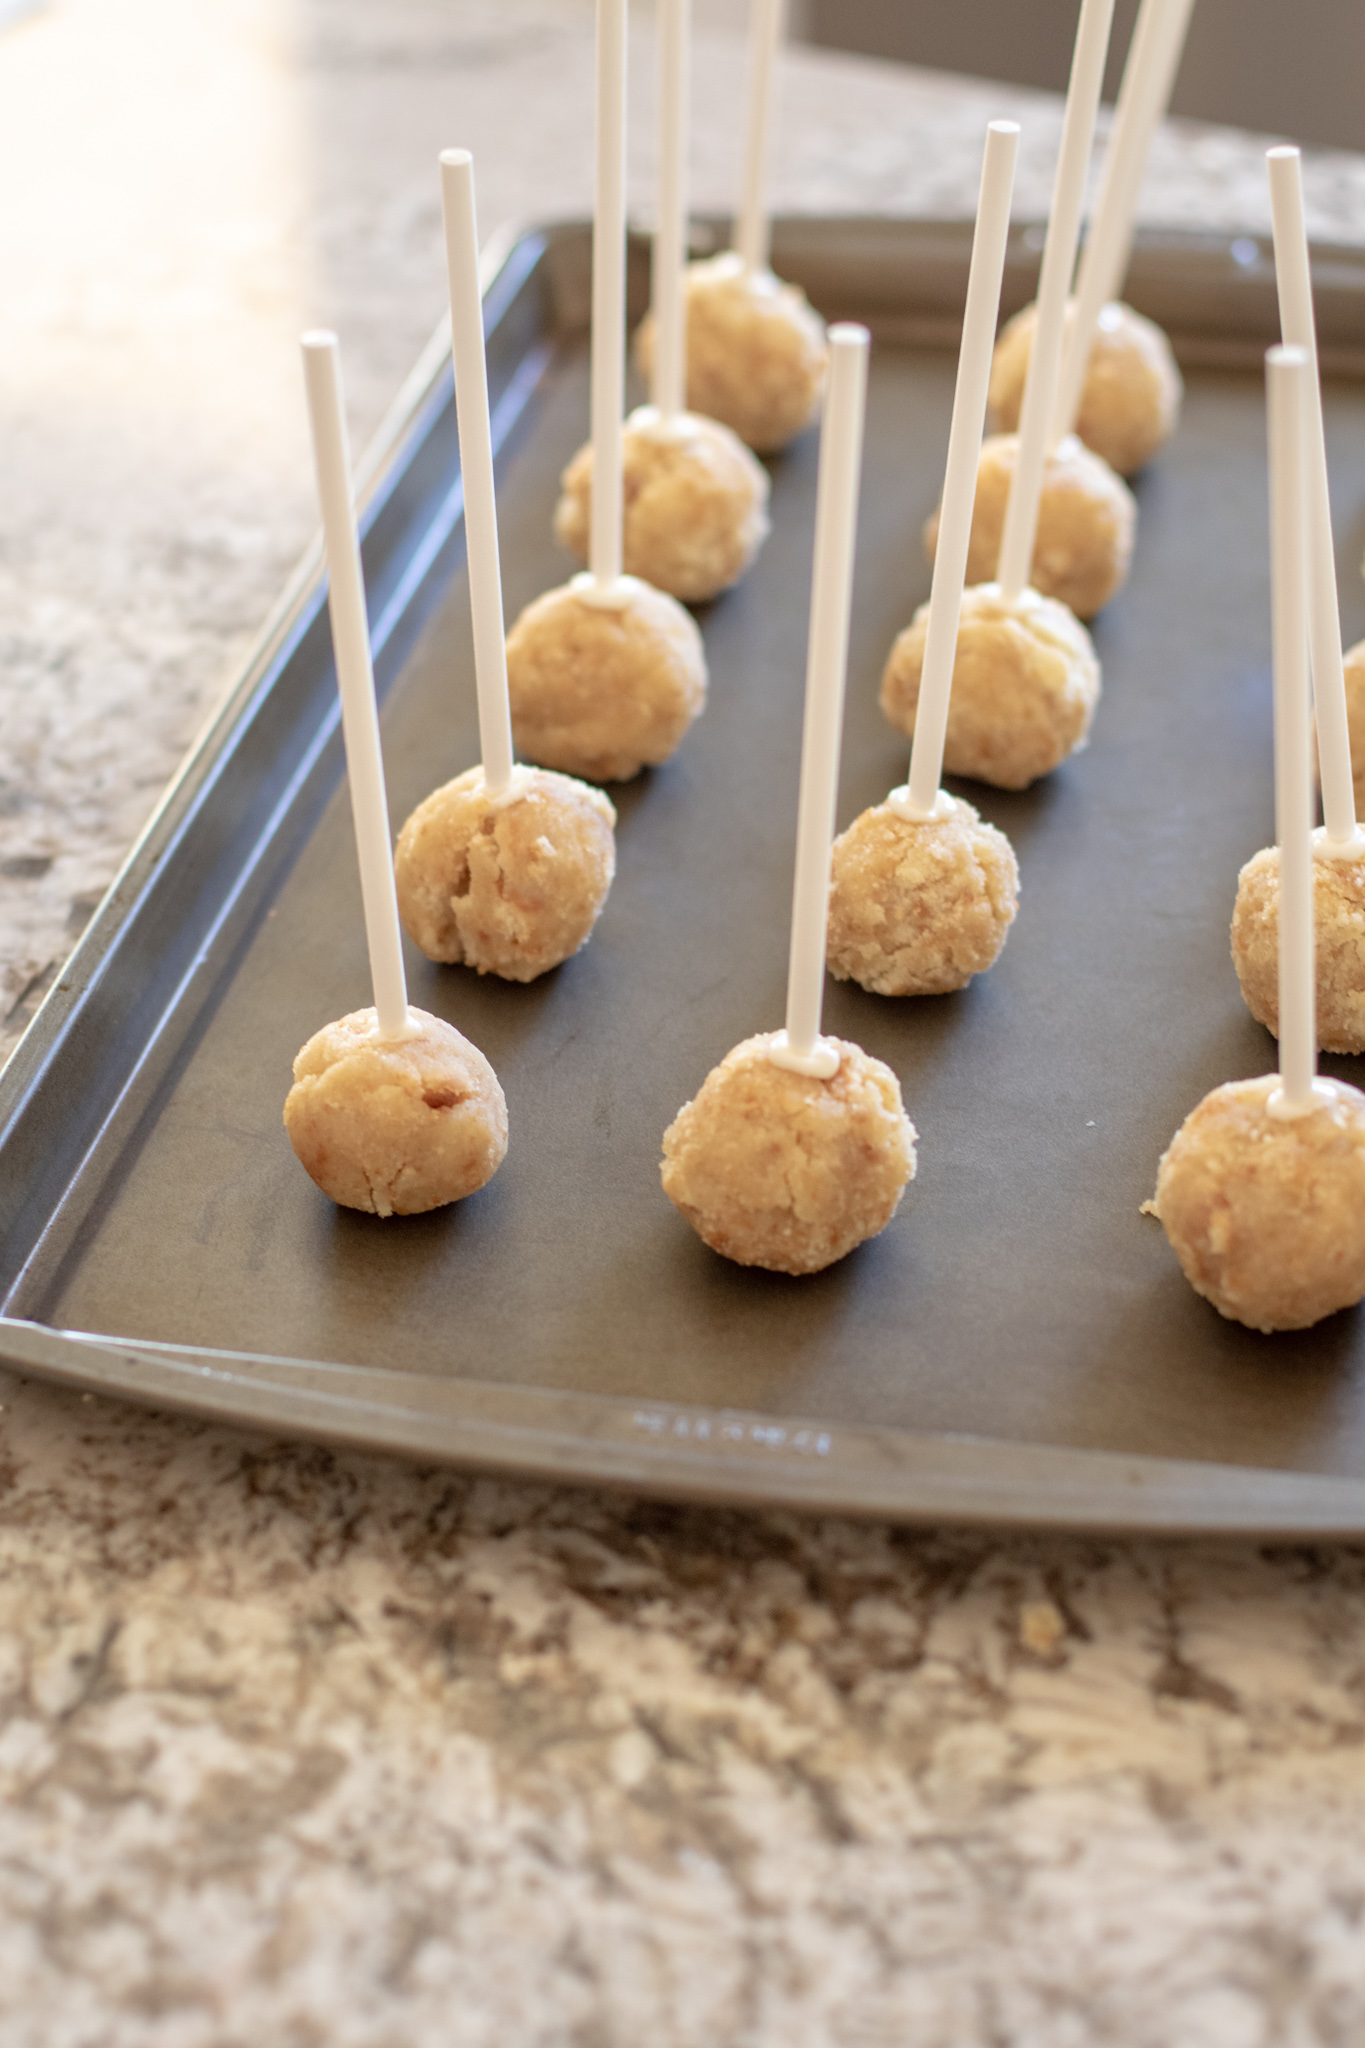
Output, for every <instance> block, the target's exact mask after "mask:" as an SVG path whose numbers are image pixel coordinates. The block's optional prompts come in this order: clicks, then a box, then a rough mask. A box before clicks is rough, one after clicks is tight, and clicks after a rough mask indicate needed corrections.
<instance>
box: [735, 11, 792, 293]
mask: <svg viewBox="0 0 1365 2048" xmlns="http://www.w3.org/2000/svg"><path fill="white" fill-rule="evenodd" d="M786 12H787V4H786V0H753V5H752V10H751V13H750V18H749V118H748V124H747V126H746V129H745V134H744V184H743V186H742V188H741V191H740V201H739V219H738V221H737V223H736V231H735V248H736V250H737V251H738V253H739V258H740V261H741V262H742V263H743V265H744V268H745V269H746V270H747V271H749V272H750V273H753V272H755V271H762V270H766V269H767V268H768V255H769V246H770V242H771V228H772V223H771V221H770V219H769V216H768V208H767V204H766V193H767V184H768V139H769V134H770V131H771V128H772V112H773V78H774V74H775V73H776V70H777V53H778V51H779V50H780V49H781V47H782V37H783V30H784V28H785V25H786Z"/></svg>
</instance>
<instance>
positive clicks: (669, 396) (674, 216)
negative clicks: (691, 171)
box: [650, 0, 691, 420]
mask: <svg viewBox="0 0 1365 2048" xmlns="http://www.w3.org/2000/svg"><path fill="white" fill-rule="evenodd" d="M690 12H691V4H690V0H659V194H658V206H659V211H658V217H657V219H656V220H655V223H654V269H653V297H654V318H655V321H656V323H657V329H656V333H655V340H654V376H653V381H652V388H651V392H650V396H651V397H652V399H653V401H654V404H655V405H656V406H657V408H658V410H659V412H660V414H661V416H662V417H663V418H664V419H665V420H671V419H673V418H675V417H676V415H677V414H678V413H680V412H682V411H684V410H685V407H686V403H687V326H686V321H687V307H686V301H685V298H684V289H683V269H684V266H685V264H686V262H687V103H688V83H689V81H688V73H689V69H690V65H689V43H690V36H689V33H688V30H689V15H690Z"/></svg>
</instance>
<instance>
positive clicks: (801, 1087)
mask: <svg viewBox="0 0 1365 2048" xmlns="http://www.w3.org/2000/svg"><path fill="white" fill-rule="evenodd" d="M775 1035H776V1034H774V1033H771V1032H768V1033H765V1034H763V1035H761V1036H759V1037H757V1038H746V1039H745V1040H744V1041H743V1043H742V1044H741V1045H737V1046H736V1047H735V1048H734V1051H733V1052H729V1053H727V1054H726V1056H725V1058H724V1059H723V1060H722V1061H721V1063H720V1065H719V1066H718V1067H713V1068H712V1069H711V1072H710V1073H709V1074H708V1075H707V1077H706V1079H705V1081H703V1083H702V1085H701V1087H700V1088H699V1089H698V1091H697V1093H696V1095H695V1096H694V1097H693V1099H692V1101H691V1102H688V1103H685V1104H684V1105H683V1107H682V1108H681V1109H680V1110H679V1111H678V1114H677V1116H676V1117H675V1118H674V1119H673V1122H672V1123H671V1124H670V1125H669V1127H668V1129H667V1130H666V1131H665V1132H664V1158H663V1169H662V1170H663V1184H664V1193H665V1194H666V1195H667V1196H668V1199H669V1201H670V1202H672V1204H673V1206H674V1207H675V1208H676V1209H678V1210H679V1211H680V1212H681V1213H682V1214H683V1215H684V1216H685V1217H686V1218H687V1220H688V1222H689V1223H690V1224H691V1225H692V1228H693V1229H694V1230H695V1231H696V1232H697V1234H698V1236H699V1237H701V1238H702V1239H703V1240H704V1242H705V1243H707V1244H708V1245H710V1247H711V1249H712V1251H716V1252H720V1253H721V1254H722V1255H723V1256H724V1257H725V1258H727V1259H733V1260H735V1262H736V1264H738V1265H741V1266H766V1267H768V1268H769V1269H770V1270H772V1271H773V1272H777V1273H818V1272H819V1271H820V1270H821V1268H822V1267H824V1266H830V1265H833V1263H834V1261H835V1260H836V1259H842V1258H843V1257H844V1255H845V1253H847V1252H851V1251H852V1249H853V1247H854V1245H856V1244H861V1243H862V1241H863V1239H864V1238H868V1237H875V1236H876V1235H877V1232H878V1231H879V1230H884V1229H885V1228H886V1226H887V1224H888V1223H889V1222H890V1221H891V1218H892V1217H893V1216H894V1215H895V1213H896V1209H897V1206H898V1204H899V1202H900V1198H901V1194H902V1192H903V1191H904V1189H905V1186H906V1184H907V1182H909V1181H911V1180H913V1179H914V1177H915V1127H914V1125H913V1124H912V1123H911V1122H910V1119H909V1118H908V1117H907V1116H906V1114H905V1110H904V1108H903V1106H902V1103H901V1091H900V1083H899V1082H898V1081H897V1079H896V1077H895V1075H894V1074H893V1073H892V1071H891V1069H890V1068H889V1067H887V1066H883V1064H882V1062H881V1061H880V1060H874V1059H872V1058H871V1057H870V1056H869V1054H867V1053H865V1052H864V1051H863V1049H862V1047H861V1046H858V1045H851V1044H849V1043H848V1041H847V1040H846V1039H838V1038H836V1039H832V1040H830V1041H828V1042H829V1043H831V1044H833V1045H835V1046H837V1048H838V1050H839V1055H840V1058H839V1065H838V1068H837V1070H836V1071H835V1073H834V1074H833V1075H832V1076H831V1078H830V1079H829V1080H828V1081H820V1080H815V1079H812V1078H810V1077H808V1076H807V1075H805V1074H795V1073H792V1072H791V1071H790V1070H789V1069H787V1068H785V1067H779V1066H777V1065H776V1064H775V1062H774V1061H772V1060H771V1059H769V1058H768V1050H767V1049H768V1047H769V1046H770V1045H771V1044H772V1043H773V1039H774V1036H775Z"/></svg>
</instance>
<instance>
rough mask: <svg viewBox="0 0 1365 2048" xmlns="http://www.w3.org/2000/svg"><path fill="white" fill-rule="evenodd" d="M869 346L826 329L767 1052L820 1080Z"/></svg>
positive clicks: (826, 1068) (854, 332) (827, 1049)
mask: <svg viewBox="0 0 1365 2048" xmlns="http://www.w3.org/2000/svg"><path fill="white" fill-rule="evenodd" d="M868 340H869V337H868V332H867V329H866V328H865V327H855V326H853V325H851V324H847V323H846V324H842V325H840V326H837V327H831V329H830V331H829V344H830V376H829V394H828V397H827V398H826V401H825V417H824V422H823V424H822V426H821V429H820V468H819V478H818V482H817V484H816V494H815V563H814V569H813V573H812V578H811V600H810V637H809V641H808V645H807V652H806V708H805V717H804V721H803V725H802V732H801V787H800V794H799V797H798V800H797V823H796V879H795V883H794V885H793V889H792V930H791V952H790V955H789V958H788V969H787V1028H786V1030H785V1032H782V1033H780V1034H779V1036H778V1038H777V1040H776V1041H775V1042H774V1045H773V1048H772V1053H771V1057H772V1058H773V1059H775V1060H776V1061H777V1062H778V1064H779V1065H780V1066H785V1067H792V1068H794V1069H795V1070H796V1072H797V1073H801V1074H813V1075H816V1076H817V1077H820V1078H828V1076H829V1075H831V1074H833V1073H834V1072H836V1071H837V1069H838V1065H839V1055H838V1053H837V1052H836V1051H835V1050H834V1048H833V1047H832V1046H827V1045H825V1044H823V1043H822V1042H821V1039H820V1012H821V1007H822V998H823V995H824V984H825V925H826V918H827V915H828V905H829V849H830V843H831V841H832V840H833V838H834V812H835V804H836V800H837V796H838V787H839V739H840V732H841V728H842V724H843V711H844V679H845V676H846V674H847V670H848V623H849V612H850V608H851V605H852V600H853V545H854V538H855V534H856V530H857V523H858V479H859V476H860V474H861V471H862V457H863V414H864V410H865V406H866V400H867V353H868Z"/></svg>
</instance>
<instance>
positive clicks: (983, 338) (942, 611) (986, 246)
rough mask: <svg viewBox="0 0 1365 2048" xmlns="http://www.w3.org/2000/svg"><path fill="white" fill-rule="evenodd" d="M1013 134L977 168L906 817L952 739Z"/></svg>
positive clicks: (997, 136)
mask: <svg viewBox="0 0 1365 2048" xmlns="http://www.w3.org/2000/svg"><path fill="white" fill-rule="evenodd" d="M1018 145H1019V127H1018V123H1017V122H1014V121H992V122H991V124H990V127H989V128H988V129H987V130H986V153H985V159H984V161H983V163H982V166H981V191H980V194H979V196H978V199H977V208H976V232H975V235H974V236H973V239H972V262H971V270H970V272H969V274H968V278H967V308H966V312H965V314H964V316H963V322H962V349H961V353H960V354H959V356H958V362H957V388H956V391H955V392H954V395H953V423H952V428H951V430H950V432H949V436H948V465H947V471H946V474H945V477H944V483H943V509H942V512H941V513H940V516H939V532H938V546H937V549H936V551H935V554H934V579H933V584H932V587H931V589H930V594H929V625H928V632H927V636H926V639H925V647H924V668H923V672H922V674H921V678H920V688H919V704H918V710H917V713H916V718H915V737H914V743H913V746H912V748H911V752H910V779H909V783H908V786H907V788H906V789H905V790H904V791H903V792H898V793H896V795H895V796H893V798H892V801H898V808H899V809H901V810H902V811H903V812H904V814H905V815H906V816H907V817H912V818H930V817H932V816H933V815H934V812H935V810H936V808H937V806H938V801H939V783H940V780H941V779H942V775H943V744H944V736H945V734H946V732H947V729H948V704H949V698H950V696H951V693H952V687H953V660H954V656H955V654H956V650H957V629H958V621H959V618H960V617H961V613H962V588H963V583H964V580H965V577H966V569H967V549H968V545H969V542H970V540H971V528H972V507H973V504H974V502H975V498H976V472H977V464H978V462H979V461H980V457H981V435H982V429H983V427H984V425H985V419H986V387H987V385H988V383H989V381H990V372H991V350H992V347H993V345H994V341H995V323H996V318H997V315H998V313H999V310H1000V280H1001V278H1002V277H1003V275H1004V269H1005V245H1006V242H1007V241H1008V238H1009V225H1010V197H1011V194H1012V193H1013V190H1014V160H1015V155H1016V152H1017V150H1018Z"/></svg>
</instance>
